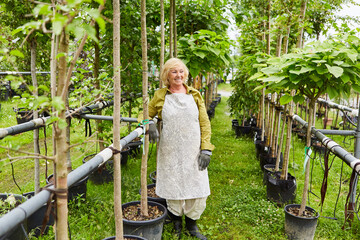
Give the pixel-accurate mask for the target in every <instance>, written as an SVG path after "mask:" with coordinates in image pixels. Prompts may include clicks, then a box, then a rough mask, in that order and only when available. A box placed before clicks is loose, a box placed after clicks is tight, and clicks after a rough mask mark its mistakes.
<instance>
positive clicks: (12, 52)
mask: <svg viewBox="0 0 360 240" xmlns="http://www.w3.org/2000/svg"><path fill="white" fill-rule="evenodd" d="M10 55H11V56H16V57H20V58H24V54H23V53H22V52H20V51H19V50H11V51H10Z"/></svg>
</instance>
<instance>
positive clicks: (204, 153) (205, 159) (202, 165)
mask: <svg viewBox="0 0 360 240" xmlns="http://www.w3.org/2000/svg"><path fill="white" fill-rule="evenodd" d="M210 156H211V151H210V150H201V151H200V155H199V158H198V164H199V171H203V170H205V169H206V168H207V167H208V166H209V163H210Z"/></svg>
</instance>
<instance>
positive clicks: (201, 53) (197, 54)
mask: <svg viewBox="0 0 360 240" xmlns="http://www.w3.org/2000/svg"><path fill="white" fill-rule="evenodd" d="M194 54H195V55H196V56H198V57H200V58H201V59H204V57H206V54H205V53H204V52H202V51H194Z"/></svg>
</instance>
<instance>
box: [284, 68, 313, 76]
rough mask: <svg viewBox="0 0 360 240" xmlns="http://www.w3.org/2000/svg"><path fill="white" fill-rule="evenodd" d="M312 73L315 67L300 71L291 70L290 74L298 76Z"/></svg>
mask: <svg viewBox="0 0 360 240" xmlns="http://www.w3.org/2000/svg"><path fill="white" fill-rule="evenodd" d="M311 71H314V68H313V67H307V66H303V67H301V69H300V70H290V71H289V72H290V73H293V74H296V75H300V74H303V73H307V72H311Z"/></svg>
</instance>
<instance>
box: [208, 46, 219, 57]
mask: <svg viewBox="0 0 360 240" xmlns="http://www.w3.org/2000/svg"><path fill="white" fill-rule="evenodd" d="M209 50H210V51H211V52H213V53H214V54H215V55H216V56H219V54H220V52H221V51H220V49H217V48H213V47H209Z"/></svg>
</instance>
